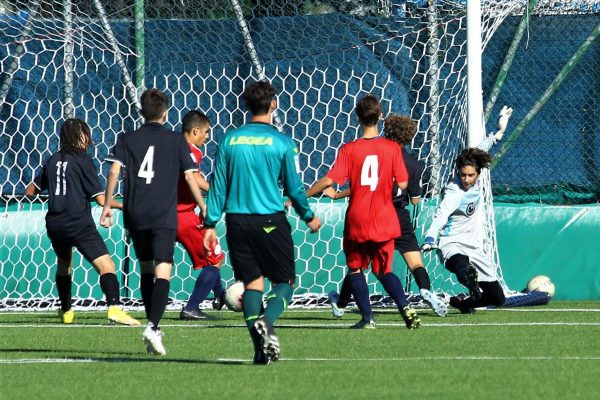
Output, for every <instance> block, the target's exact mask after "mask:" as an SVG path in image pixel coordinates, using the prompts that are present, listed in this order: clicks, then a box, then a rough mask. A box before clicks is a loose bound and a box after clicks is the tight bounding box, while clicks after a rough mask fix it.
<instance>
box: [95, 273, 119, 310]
mask: <svg viewBox="0 0 600 400" xmlns="http://www.w3.org/2000/svg"><path fill="white" fill-rule="evenodd" d="M100 287H101V288H102V292H103V293H104V296H106V304H107V305H108V306H109V307H110V306H116V305H119V303H120V301H119V281H117V275H115V274H113V273H112V272H109V273H107V274H102V275H100Z"/></svg>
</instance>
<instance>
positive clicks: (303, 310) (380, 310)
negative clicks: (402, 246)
mask: <svg viewBox="0 0 600 400" xmlns="http://www.w3.org/2000/svg"><path fill="white" fill-rule="evenodd" d="M74 310H75V311H77V314H80V313H81V314H93V313H98V312H102V310H79V309H78V308H77V307H75V308H74ZM203 310H208V311H213V310H212V309H211V308H210V307H208V308H205V309H203ZM329 310H330V308H329V307H319V308H288V309H287V311H286V313H303V314H304V313H322V312H324V311H329ZM417 310H429V308H427V307H417ZM477 310H478V311H510V312H534V313H537V312H551V313H563V312H591V313H598V312H600V308H540V307H515V308H489V309H486V308H478V309H477ZM127 311H139V310H136V309H128V310H127ZM179 311H181V310H167V312H166V313H167V314H169V313H179ZM347 311H348V312H352V311H357V312H358V309H357V308H354V307H349V308H348V309H347ZM375 311H377V312H378V313H390V314H397V313H398V310H397V309H396V308H395V307H389V308H379V307H376V308H375ZM219 312H228V311H215V313H217V314H218V313H219ZM0 315H37V316H44V315H51V316H56V312H47V311H11V310H3V311H0Z"/></svg>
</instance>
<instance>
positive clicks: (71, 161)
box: [33, 150, 104, 237]
mask: <svg viewBox="0 0 600 400" xmlns="http://www.w3.org/2000/svg"><path fill="white" fill-rule="evenodd" d="M33 184H34V185H35V187H36V188H37V189H38V190H40V191H44V190H48V213H47V214H46V228H47V229H48V230H50V231H55V232H56V231H59V232H61V233H63V234H64V235H65V236H69V237H72V236H75V235H76V234H77V233H78V232H80V231H81V230H82V229H83V228H85V227H86V226H96V224H95V223H94V219H93V218H92V213H91V207H90V200H91V199H93V198H94V197H96V196H98V195H99V194H103V193H104V191H103V190H102V187H101V186H100V182H99V181H98V173H97V172H96V167H94V163H93V162H92V159H91V158H90V157H89V156H88V155H87V154H86V153H85V152H84V151H83V150H82V151H75V152H74V153H70V154H64V155H61V154H60V152H59V153H56V154H54V155H53V156H52V157H50V159H49V160H48V161H46V163H45V164H44V167H43V169H42V172H41V173H40V174H39V175H37V176H36V177H35V179H34V181H33Z"/></svg>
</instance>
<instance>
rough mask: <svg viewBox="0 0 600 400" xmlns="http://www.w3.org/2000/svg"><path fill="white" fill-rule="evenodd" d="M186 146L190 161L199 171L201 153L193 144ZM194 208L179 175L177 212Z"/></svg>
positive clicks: (194, 205)
mask: <svg viewBox="0 0 600 400" xmlns="http://www.w3.org/2000/svg"><path fill="white" fill-rule="evenodd" d="M188 145H189V146H190V157H192V160H194V162H195V163H196V164H197V165H198V170H200V162H201V161H202V152H201V151H200V149H199V148H197V147H196V146H194V145H193V144H189V143H188ZM194 208H196V200H194V196H193V195H192V192H191V191H190V188H189V187H188V184H187V182H186V181H185V175H184V174H181V175H179V184H178V186H177V212H182V211H189V210H193V209H194Z"/></svg>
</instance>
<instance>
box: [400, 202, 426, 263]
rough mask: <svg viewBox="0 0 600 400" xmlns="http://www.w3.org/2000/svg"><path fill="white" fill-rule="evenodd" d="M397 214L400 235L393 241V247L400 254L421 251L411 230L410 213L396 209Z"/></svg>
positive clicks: (403, 209) (412, 229) (413, 231)
mask: <svg viewBox="0 0 600 400" xmlns="http://www.w3.org/2000/svg"><path fill="white" fill-rule="evenodd" d="M396 214H398V221H399V222H400V230H401V231H402V234H401V235H400V237H398V238H396V240H395V241H394V247H395V249H396V250H398V251H399V252H400V253H408V252H411V251H421V248H420V247H419V242H417V237H416V236H415V229H414V228H413V225H412V221H411V219H410V213H409V212H408V210H407V209H405V208H402V209H396Z"/></svg>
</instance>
